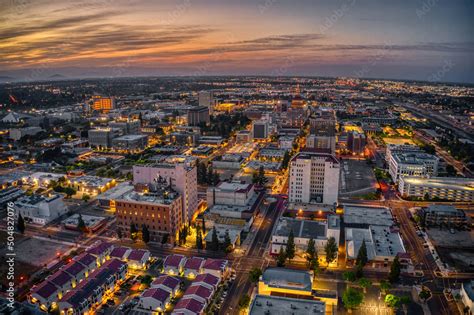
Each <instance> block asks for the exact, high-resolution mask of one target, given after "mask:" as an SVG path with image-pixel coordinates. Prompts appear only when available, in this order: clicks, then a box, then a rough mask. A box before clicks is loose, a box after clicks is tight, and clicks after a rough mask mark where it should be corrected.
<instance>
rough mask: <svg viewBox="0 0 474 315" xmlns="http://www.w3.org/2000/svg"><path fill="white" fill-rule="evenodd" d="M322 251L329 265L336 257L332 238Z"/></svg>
mask: <svg viewBox="0 0 474 315" xmlns="http://www.w3.org/2000/svg"><path fill="white" fill-rule="evenodd" d="M324 251H325V252H326V263H327V264H330V263H331V262H333V261H334V259H336V257H337V244H336V239H335V238H334V237H330V238H329V239H328V242H327V243H326V246H324Z"/></svg>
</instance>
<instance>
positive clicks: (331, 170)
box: [289, 150, 340, 205]
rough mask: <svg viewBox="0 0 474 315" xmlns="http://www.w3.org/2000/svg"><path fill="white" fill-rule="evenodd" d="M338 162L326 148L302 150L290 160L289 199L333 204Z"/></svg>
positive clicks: (335, 194)
mask: <svg viewBox="0 0 474 315" xmlns="http://www.w3.org/2000/svg"><path fill="white" fill-rule="evenodd" d="M339 171H340V164H339V161H338V160H337V159H336V157H335V156H334V155H333V154H331V153H329V151H328V150H311V151H309V150H308V151H302V152H300V153H299V154H298V155H296V156H295V157H294V158H293V159H292V160H291V162H290V182H289V201H290V202H293V203H317V204H325V205H333V204H334V203H336V202H337V197H338V191H339Z"/></svg>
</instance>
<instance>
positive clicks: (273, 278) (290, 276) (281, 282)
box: [262, 267, 313, 291]
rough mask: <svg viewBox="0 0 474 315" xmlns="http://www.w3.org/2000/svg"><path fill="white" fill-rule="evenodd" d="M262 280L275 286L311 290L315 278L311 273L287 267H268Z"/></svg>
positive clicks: (270, 285)
mask: <svg viewBox="0 0 474 315" xmlns="http://www.w3.org/2000/svg"><path fill="white" fill-rule="evenodd" d="M262 281H263V282H264V283H265V284H266V285H268V286H269V287H273V288H286V289H292V290H300V291H311V288H312V286H313V279H312V275H311V273H309V272H308V271H303V270H294V269H287V268H278V267H277V268H268V269H267V270H265V271H264V272H263V275H262Z"/></svg>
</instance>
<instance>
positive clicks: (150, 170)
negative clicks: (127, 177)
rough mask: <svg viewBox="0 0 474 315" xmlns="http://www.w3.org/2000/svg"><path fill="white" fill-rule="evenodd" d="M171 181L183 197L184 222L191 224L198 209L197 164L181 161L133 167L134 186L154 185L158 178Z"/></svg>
mask: <svg viewBox="0 0 474 315" xmlns="http://www.w3.org/2000/svg"><path fill="white" fill-rule="evenodd" d="M160 176H161V177H162V178H164V179H166V180H167V181H168V182H169V181H170V179H171V185H172V188H173V189H174V190H176V191H177V192H179V193H180V194H181V195H182V196H183V198H182V199H183V212H184V213H183V221H184V222H189V221H190V220H191V219H192V217H193V215H194V213H195V212H196V210H197V207H198V194H197V168H196V165H195V162H189V161H186V160H180V159H179V158H176V159H174V160H173V161H166V162H164V163H157V164H149V165H134V166H133V183H134V184H153V183H155V182H156V179H157V178H158V177H160Z"/></svg>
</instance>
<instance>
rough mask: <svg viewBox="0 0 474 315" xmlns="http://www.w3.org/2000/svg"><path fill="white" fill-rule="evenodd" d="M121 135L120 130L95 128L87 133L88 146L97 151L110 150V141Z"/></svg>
mask: <svg viewBox="0 0 474 315" xmlns="http://www.w3.org/2000/svg"><path fill="white" fill-rule="evenodd" d="M121 135H123V131H122V129H120V128H96V129H91V130H89V131H88V139H89V145H90V146H91V147H92V148H96V149H99V150H105V149H110V148H111V147H112V140H113V139H114V138H117V137H119V136H121Z"/></svg>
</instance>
